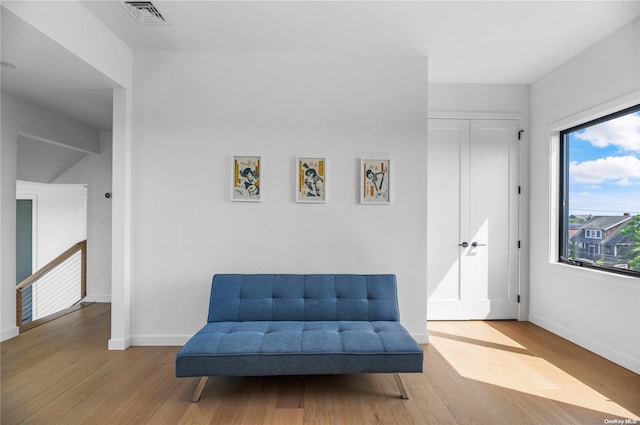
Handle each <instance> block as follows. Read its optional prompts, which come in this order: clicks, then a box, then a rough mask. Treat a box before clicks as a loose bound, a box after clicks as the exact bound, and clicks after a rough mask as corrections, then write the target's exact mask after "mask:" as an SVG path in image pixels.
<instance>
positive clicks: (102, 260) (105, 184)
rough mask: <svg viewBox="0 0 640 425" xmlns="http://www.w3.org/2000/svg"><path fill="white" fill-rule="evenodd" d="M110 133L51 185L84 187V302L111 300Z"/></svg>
mask: <svg viewBox="0 0 640 425" xmlns="http://www.w3.org/2000/svg"><path fill="white" fill-rule="evenodd" d="M111 137H112V133H111V132H110V131H102V132H100V154H99V155H95V154H89V155H87V156H86V157H85V158H83V159H82V160H80V161H79V162H78V163H76V164H75V165H73V166H72V167H71V168H69V169H68V170H67V171H65V172H64V173H63V174H62V175H60V176H59V177H58V178H56V179H55V180H54V181H53V183H56V184H73V183H85V184H86V185H87V217H88V220H87V298H86V300H87V301H93V302H109V301H111V216H112V214H111V206H112V201H111V198H106V197H105V194H106V193H109V194H111V167H112V161H111V157H112V155H111V154H112V142H111Z"/></svg>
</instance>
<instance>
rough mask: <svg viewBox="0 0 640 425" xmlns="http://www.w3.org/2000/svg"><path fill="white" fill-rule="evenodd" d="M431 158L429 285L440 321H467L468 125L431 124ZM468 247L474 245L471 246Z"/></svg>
mask: <svg viewBox="0 0 640 425" xmlns="http://www.w3.org/2000/svg"><path fill="white" fill-rule="evenodd" d="M428 143H429V147H428V156H427V193H428V203H427V282H433V283H435V284H434V285H432V286H431V285H430V286H428V296H429V300H430V304H429V306H428V309H427V311H428V312H429V313H430V314H433V315H434V316H436V317H442V316H445V315H446V316H447V317H450V318H452V319H463V318H466V317H467V315H468V314H467V310H468V306H467V305H466V302H467V297H466V296H465V294H464V293H463V288H462V286H461V276H460V273H461V269H460V250H461V248H460V246H458V244H460V243H461V242H463V240H462V236H461V235H462V234H466V233H467V231H468V230H467V226H468V221H466V220H461V216H460V213H459V212H460V211H461V210H464V209H468V204H467V200H466V199H465V198H466V197H465V196H461V194H462V193H465V192H466V191H467V190H468V169H469V163H468V162H469V160H468V152H469V146H468V145H469V123H468V121H456V120H429V142H428ZM467 242H469V241H467Z"/></svg>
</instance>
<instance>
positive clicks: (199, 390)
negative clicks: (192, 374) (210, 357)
mask: <svg viewBox="0 0 640 425" xmlns="http://www.w3.org/2000/svg"><path fill="white" fill-rule="evenodd" d="M208 380H209V377H208V376H203V377H202V378H200V381H199V382H198V386H197V387H196V391H195V392H194V393H193V397H191V403H197V402H199V401H200V396H202V391H204V387H205V385H207V381H208Z"/></svg>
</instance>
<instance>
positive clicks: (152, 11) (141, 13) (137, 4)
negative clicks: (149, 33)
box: [123, 1, 171, 25]
mask: <svg viewBox="0 0 640 425" xmlns="http://www.w3.org/2000/svg"><path fill="white" fill-rule="evenodd" d="M123 5H124V7H125V8H126V9H127V10H128V11H129V13H130V14H131V16H133V18H134V19H135V20H136V21H137V22H138V23H139V24H142V25H170V24H171V21H170V20H169V18H167V17H166V16H164V15H163V14H162V12H160V9H158V7H157V6H156V5H154V4H153V3H152V2H150V1H125V2H124V3H123Z"/></svg>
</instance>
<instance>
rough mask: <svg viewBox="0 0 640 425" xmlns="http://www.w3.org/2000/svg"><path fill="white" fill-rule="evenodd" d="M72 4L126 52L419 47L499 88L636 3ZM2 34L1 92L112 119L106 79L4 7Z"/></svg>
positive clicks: (441, 74) (612, 23)
mask: <svg viewBox="0 0 640 425" xmlns="http://www.w3.org/2000/svg"><path fill="white" fill-rule="evenodd" d="M82 4H83V5H84V6H85V7H86V8H87V9H88V10H89V11H90V12H92V13H93V14H94V15H95V16H97V17H98V19H100V20H101V21H102V22H104V24H105V25H106V26H107V27H108V28H110V29H111V30H112V31H113V32H114V33H115V34H116V35H118V36H119V37H120V38H121V39H122V40H123V41H124V42H125V43H127V44H128V45H129V46H131V47H132V48H133V49H176V50H209V51H219V52H246V53H250V52H261V53H264V52H267V53H268V52H277V53H289V54H339V55H342V54H355V55H426V56H428V57H429V81H430V82H451V83H498V84H529V83H531V82H533V81H535V80H536V79H538V78H540V77H541V76H542V75H544V74H545V73H547V72H549V71H550V70H552V69H553V68H555V67H557V66H559V65H560V64H562V63H563V62H565V61H567V60H568V59H570V58H571V57H573V56H575V55H576V54H577V53H579V52H580V51H582V50H584V49H586V48H588V47H589V46H591V45H593V44H594V43H596V42H597V41H599V40H601V39H602V38H604V37H606V36H607V35H609V34H612V33H613V32H615V31H616V30H618V29H620V28H622V27H623V26H625V25H626V24H628V23H630V22H631V21H633V20H634V19H637V18H638V16H639V15H640V1H639V0H637V1H621V2H616V1H548V2H545V1H495V2H488V1H477V0H476V1H466V2H460V1H408V2H403V1H373V2H368V1H316V2H311V1H281V2H272V1H251V2H250V1H156V4H157V5H158V7H159V8H160V9H161V11H162V12H164V14H165V15H167V17H168V18H169V19H170V20H171V21H172V25H169V26H140V25H139V24H137V23H136V22H135V21H134V20H133V18H131V17H130V16H129V15H128V12H127V11H126V10H125V8H124V7H123V6H122V4H121V2H120V1H115V0H112V1H83V2H82ZM1 30H2V50H1V56H2V59H3V60H7V61H10V62H12V63H14V64H16V66H17V67H18V68H17V69H16V70H12V71H9V70H6V69H3V70H2V90H3V91H7V92H10V93H12V94H14V95H16V96H19V97H23V98H25V99H27V100H29V101H31V102H32V103H36V104H42V105H44V106H45V107H47V108H49V109H53V110H57V111H59V112H61V113H63V114H65V115H67V116H69V117H71V118H73V119H76V120H78V121H80V122H84V123H86V124H87V125H89V126H92V127H94V128H97V129H108V128H110V127H111V91H110V89H111V87H112V83H111V82H110V81H109V80H108V79H107V78H105V77H104V76H103V75H101V74H100V73H98V72H97V71H95V70H94V69H93V68H91V67H89V66H87V65H86V64H85V63H83V62H82V61H80V60H78V59H77V58H75V57H74V56H73V55H71V54H70V53H69V52H67V51H65V50H64V49H62V48H61V47H60V46H59V45H57V44H56V43H54V42H52V41H51V40H49V39H47V38H46V37H45V36H43V35H42V34H41V33H39V32H38V31H36V30H34V29H33V28H31V27H30V26H29V25H27V24H25V23H24V22H22V21H21V20H20V19H19V18H17V17H15V16H14V15H12V14H11V13H10V12H8V11H7V10H6V9H3V10H2V26H1ZM79 36H81V35H79ZM54 65H55V66H54Z"/></svg>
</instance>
